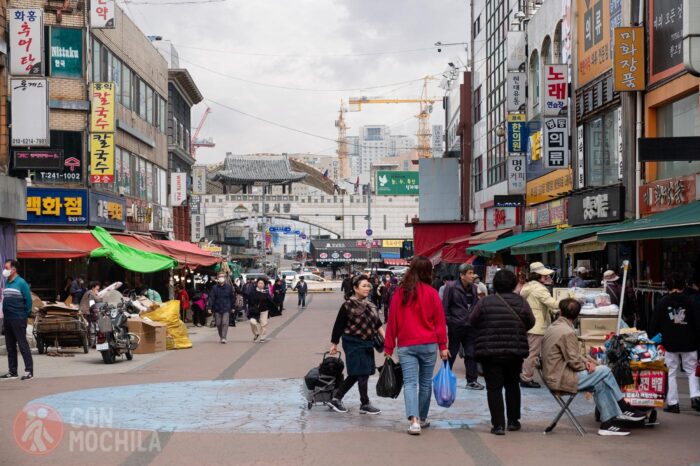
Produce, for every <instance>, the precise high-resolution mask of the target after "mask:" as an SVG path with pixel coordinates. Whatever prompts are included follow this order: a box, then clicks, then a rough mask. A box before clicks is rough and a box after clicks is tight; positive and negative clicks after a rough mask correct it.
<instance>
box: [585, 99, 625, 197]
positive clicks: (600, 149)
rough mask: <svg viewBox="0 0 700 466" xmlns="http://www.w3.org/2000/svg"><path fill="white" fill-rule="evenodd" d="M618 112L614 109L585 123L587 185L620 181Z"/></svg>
mask: <svg viewBox="0 0 700 466" xmlns="http://www.w3.org/2000/svg"><path fill="white" fill-rule="evenodd" d="M617 112H618V110H613V111H612V112H608V113H606V114H605V115H603V116H601V117H598V118H595V119H593V120H591V121H589V122H587V123H585V125H584V153H585V163H586V186H606V185H609V184H613V183H617V181H618V162H619V154H618V140H617V137H618V130H617Z"/></svg>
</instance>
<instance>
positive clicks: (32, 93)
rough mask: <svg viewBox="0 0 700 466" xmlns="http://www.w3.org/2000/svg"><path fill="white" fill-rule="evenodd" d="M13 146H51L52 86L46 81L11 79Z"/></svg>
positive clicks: (40, 79)
mask: <svg viewBox="0 0 700 466" xmlns="http://www.w3.org/2000/svg"><path fill="white" fill-rule="evenodd" d="M10 93H11V95H12V103H11V110H12V144H11V145H12V146H21V147H48V146H49V145H50V141H49V135H50V132H49V83H48V80H47V79H42V78H39V79H15V78H12V79H10Z"/></svg>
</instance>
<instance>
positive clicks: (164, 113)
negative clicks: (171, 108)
mask: <svg viewBox="0 0 700 466" xmlns="http://www.w3.org/2000/svg"><path fill="white" fill-rule="evenodd" d="M158 101H159V105H160V114H161V118H160V126H159V127H160V132H161V133H165V130H166V128H167V122H168V111H167V108H168V107H167V103H166V102H165V99H164V98H162V97H158Z"/></svg>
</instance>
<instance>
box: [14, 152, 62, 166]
mask: <svg viewBox="0 0 700 466" xmlns="http://www.w3.org/2000/svg"><path fill="white" fill-rule="evenodd" d="M12 154H13V161H12V167H13V168H14V169H15V170H42V169H43V170H61V169H62V168H63V151H61V150H49V149H47V150H15V151H13V153H12Z"/></svg>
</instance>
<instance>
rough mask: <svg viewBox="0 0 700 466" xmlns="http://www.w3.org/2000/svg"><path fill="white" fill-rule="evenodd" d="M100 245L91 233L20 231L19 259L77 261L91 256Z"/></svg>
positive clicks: (18, 234) (18, 243)
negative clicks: (76, 259) (79, 258)
mask: <svg viewBox="0 0 700 466" xmlns="http://www.w3.org/2000/svg"><path fill="white" fill-rule="evenodd" d="M99 247H100V243H98V242H97V240H96V239H95V238H94V237H93V236H92V234H91V233H90V232H89V231H75V232H73V231H61V232H57V231H31V232H30V231H19V232H18V233H17V257H18V258H19V259H75V258H78V257H86V256H89V255H90V253H91V252H92V251H93V250H94V249H97V248H99Z"/></svg>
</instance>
